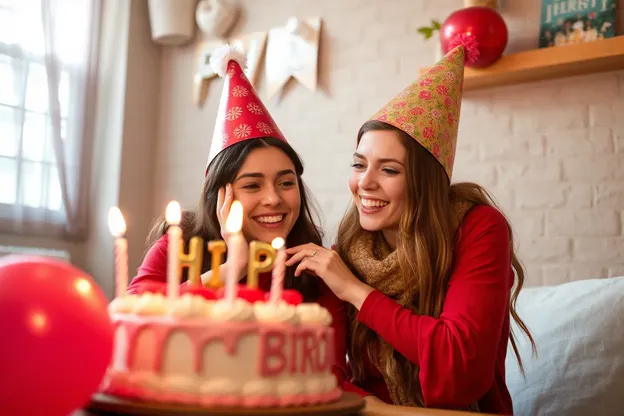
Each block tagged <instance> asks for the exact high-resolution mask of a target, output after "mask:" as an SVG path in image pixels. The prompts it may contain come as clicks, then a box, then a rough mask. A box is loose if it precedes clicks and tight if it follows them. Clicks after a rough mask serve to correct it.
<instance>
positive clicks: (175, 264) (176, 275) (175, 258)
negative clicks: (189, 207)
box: [165, 201, 182, 299]
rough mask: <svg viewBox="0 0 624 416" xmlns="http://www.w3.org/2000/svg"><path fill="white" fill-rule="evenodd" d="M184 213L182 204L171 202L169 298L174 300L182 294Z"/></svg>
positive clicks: (168, 264)
mask: <svg viewBox="0 0 624 416" xmlns="http://www.w3.org/2000/svg"><path fill="white" fill-rule="evenodd" d="M181 216H182V212H181V209H180V204H179V203H178V202H176V201H171V202H170V203H169V205H167V211H166V212H165V219H166V220H167V224H168V226H169V228H168V229H167V236H168V238H169V245H168V247H167V297H168V298H169V299H174V298H177V297H178V294H179V293H180V247H181V246H182V229H181V228H180V226H179V224H180V218H181Z"/></svg>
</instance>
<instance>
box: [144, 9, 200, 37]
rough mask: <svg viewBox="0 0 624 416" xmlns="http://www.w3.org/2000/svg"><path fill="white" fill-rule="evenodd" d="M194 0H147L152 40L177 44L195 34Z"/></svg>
mask: <svg viewBox="0 0 624 416" xmlns="http://www.w3.org/2000/svg"><path fill="white" fill-rule="evenodd" d="M195 2H196V0H148V3H147V6H148V12H149V20H150V28H151V31H152V40H153V41H154V42H156V43H158V44H160V45H166V46H178V45H183V44H185V43H187V42H190V41H191V40H192V39H193V36H194V35H195V19H194V18H193V17H194V13H195Z"/></svg>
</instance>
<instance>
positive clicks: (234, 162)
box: [147, 138, 323, 301]
mask: <svg viewBox="0 0 624 416" xmlns="http://www.w3.org/2000/svg"><path fill="white" fill-rule="evenodd" d="M261 147H275V148H277V149H279V150H281V151H282V152H284V153H285V154H286V155H287V156H288V158H289V159H290V160H291V161H292V163H293V165H294V166H295V173H296V174H297V183H298V185H299V195H300V198H301V210H300V212H299V217H298V218H297V220H296V221H295V224H294V225H293V228H292V230H291V231H290V233H289V234H288V237H287V238H286V244H287V246H288V247H293V246H296V245H300V244H305V243H314V244H318V245H322V244H323V241H322V238H323V234H322V231H321V229H320V227H319V226H317V225H316V222H315V221H314V217H315V218H316V219H317V221H318V215H316V210H314V209H313V208H312V201H311V200H310V199H309V198H308V191H307V188H306V186H305V184H304V182H303V180H302V175H303V163H302V162H301V159H300V158H299V155H297V153H296V152H295V151H294V149H293V148H292V147H290V145H288V144H287V143H286V142H284V141H282V140H277V139H274V138H262V139H255V140H245V141H243V142H240V143H236V144H234V145H232V146H230V147H228V148H226V149H224V150H223V151H222V152H221V153H219V154H218V155H217V156H216V157H215V158H214V160H213V161H212V162H211V163H210V166H209V167H208V172H209V173H208V175H207V176H206V178H205V180H204V186H203V189H202V193H201V197H200V199H199V204H198V207H197V210H196V212H191V211H185V212H183V215H182V221H181V223H180V227H181V228H182V232H183V238H184V242H185V244H186V245H188V242H189V240H190V239H191V237H193V236H199V237H201V238H202V239H203V240H204V241H205V242H207V241H209V240H218V239H221V238H222V237H221V226H220V225H219V219H218V218H217V195H218V191H219V188H222V187H224V186H225V185H226V184H228V183H232V182H233V181H234V179H235V178H236V175H237V174H238V171H239V170H240V168H241V166H242V165H243V163H244V162H245V160H246V159H247V156H249V154H250V153H251V152H252V151H254V150H255V149H258V148H261ZM166 230H167V223H166V221H164V219H162V218H160V219H159V220H158V222H157V224H156V225H155V226H154V227H153V229H152V231H151V232H150V234H149V236H148V238H147V244H148V246H151V245H152V244H153V243H154V242H155V241H156V240H158V239H159V238H160V237H162V236H163V235H164V234H165V233H166ZM226 257H227V253H226ZM210 264H211V256H210V253H209V252H208V250H207V248H206V246H205V245H204V257H203V267H202V273H204V272H206V271H208V270H209V269H210ZM295 269H296V266H292V267H288V268H287V270H286V277H285V278H284V288H286V289H295V290H298V291H299V292H301V294H302V295H303V297H304V300H306V301H310V300H314V299H316V298H317V297H318V296H319V287H318V278H317V277H315V276H311V275H309V274H307V273H302V274H301V276H299V277H297V278H295V277H294V271H295ZM186 279H187V277H186V272H185V273H184V274H183V276H182V281H185V280H186Z"/></svg>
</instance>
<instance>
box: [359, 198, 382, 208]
mask: <svg viewBox="0 0 624 416" xmlns="http://www.w3.org/2000/svg"><path fill="white" fill-rule="evenodd" d="M360 199H361V201H362V205H363V206H364V207H366V208H380V207H385V206H386V205H388V202H386V201H381V200H379V199H366V198H360Z"/></svg>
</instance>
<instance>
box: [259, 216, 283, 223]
mask: <svg viewBox="0 0 624 416" xmlns="http://www.w3.org/2000/svg"><path fill="white" fill-rule="evenodd" d="M283 219H284V214H281V215H265V216H262V217H256V221H258V222H262V223H265V224H275V223H277V222H280V221H282V220H283Z"/></svg>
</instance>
